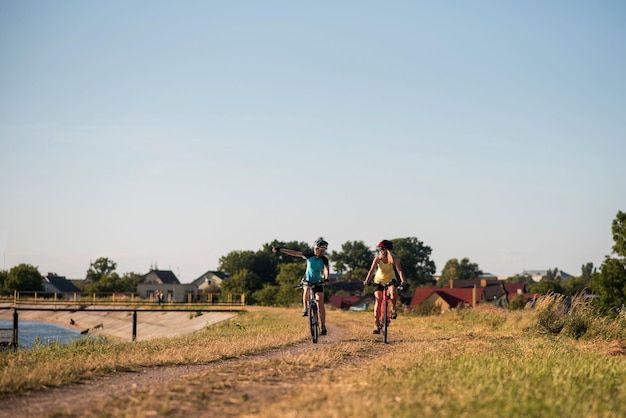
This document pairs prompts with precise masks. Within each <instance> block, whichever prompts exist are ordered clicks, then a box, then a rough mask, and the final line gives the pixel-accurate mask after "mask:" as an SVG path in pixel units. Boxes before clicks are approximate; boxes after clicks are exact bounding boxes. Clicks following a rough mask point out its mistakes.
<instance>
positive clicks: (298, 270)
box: [276, 263, 306, 306]
mask: <svg viewBox="0 0 626 418" xmlns="http://www.w3.org/2000/svg"><path fill="white" fill-rule="evenodd" d="M305 270H306V264H304V263H286V264H283V265H281V266H280V270H279V272H278V276H276V282H277V283H278V295H277V301H278V302H277V303H278V304H279V305H281V306H293V305H295V304H301V303H302V290H300V289H296V288H295V287H296V286H297V285H298V284H299V283H300V280H301V279H302V278H303V277H304V272H305Z"/></svg>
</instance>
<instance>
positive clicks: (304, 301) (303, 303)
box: [302, 286, 309, 316]
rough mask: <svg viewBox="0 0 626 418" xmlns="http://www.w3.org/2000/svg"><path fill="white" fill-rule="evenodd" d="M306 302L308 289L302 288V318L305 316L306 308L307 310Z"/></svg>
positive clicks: (306, 313) (306, 287)
mask: <svg viewBox="0 0 626 418" xmlns="http://www.w3.org/2000/svg"><path fill="white" fill-rule="evenodd" d="M308 300H309V287H308V286H304V289H303V291H302V305H304V309H303V310H302V316H307V315H308V312H307V308H308Z"/></svg>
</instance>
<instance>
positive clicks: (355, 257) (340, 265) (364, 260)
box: [328, 241, 374, 273]
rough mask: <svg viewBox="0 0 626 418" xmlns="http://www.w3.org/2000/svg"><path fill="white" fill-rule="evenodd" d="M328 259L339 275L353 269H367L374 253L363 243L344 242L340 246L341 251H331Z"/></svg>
mask: <svg viewBox="0 0 626 418" xmlns="http://www.w3.org/2000/svg"><path fill="white" fill-rule="evenodd" d="M328 258H329V259H330V261H332V262H333V265H334V267H335V270H336V271H337V272H339V273H343V272H345V271H352V270H355V269H369V267H370V265H371V263H372V260H373V259H374V252H373V251H372V250H370V249H369V248H368V247H367V245H365V243H364V242H363V241H346V242H344V243H343V244H341V251H332V252H331V253H330V254H329V256H328Z"/></svg>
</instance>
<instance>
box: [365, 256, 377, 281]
mask: <svg viewBox="0 0 626 418" xmlns="http://www.w3.org/2000/svg"><path fill="white" fill-rule="evenodd" d="M376 267H378V257H374V260H372V265H371V267H370V271H368V272H367V276H366V277H365V283H367V282H369V281H370V280H371V279H372V276H373V275H374V272H375V271H376Z"/></svg>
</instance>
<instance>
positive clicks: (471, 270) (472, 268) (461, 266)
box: [437, 257, 483, 287]
mask: <svg viewBox="0 0 626 418" xmlns="http://www.w3.org/2000/svg"><path fill="white" fill-rule="evenodd" d="M481 274H483V272H482V270H481V269H480V268H479V267H478V264H476V263H472V262H470V260H469V258H467V257H465V258H463V259H462V260H461V262H459V260H457V259H456V258H451V259H450V260H448V261H447V262H446V265H445V266H444V267H443V270H442V271H441V276H440V277H439V280H437V287H449V286H450V281H451V280H473V279H478V278H479V277H480V275H481Z"/></svg>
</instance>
